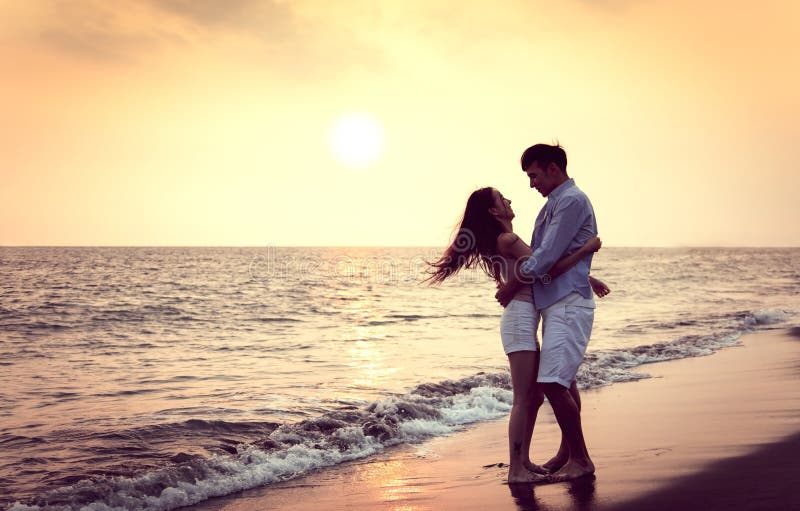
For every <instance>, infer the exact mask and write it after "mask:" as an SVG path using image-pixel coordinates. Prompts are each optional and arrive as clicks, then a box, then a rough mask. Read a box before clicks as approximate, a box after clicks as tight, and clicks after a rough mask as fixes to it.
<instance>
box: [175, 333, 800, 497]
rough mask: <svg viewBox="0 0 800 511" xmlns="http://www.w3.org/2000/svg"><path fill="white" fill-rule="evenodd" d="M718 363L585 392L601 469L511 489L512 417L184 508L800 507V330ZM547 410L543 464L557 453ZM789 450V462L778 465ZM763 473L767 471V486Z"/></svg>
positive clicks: (772, 336)
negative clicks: (797, 486) (798, 487)
mask: <svg viewBox="0 0 800 511" xmlns="http://www.w3.org/2000/svg"><path fill="white" fill-rule="evenodd" d="M740 341H741V344H739V345H737V346H733V347H730V348H725V349H723V350H721V351H718V352H716V353H714V354H712V355H710V356H704V357H694V358H685V359H679V360H671V361H666V362H658V363H654V364H647V365H644V366H641V367H639V368H637V369H636V370H637V371H638V372H643V373H647V374H650V375H652V376H653V377H652V378H649V379H643V380H638V381H631V382H624V383H616V384H613V385H610V386H606V387H601V388H598V389H591V390H587V391H584V392H582V398H583V407H584V409H583V412H582V420H583V423H584V431H585V434H586V438H587V444H588V446H589V449H590V453H591V455H592V458H593V460H594V462H595V465H596V466H597V474H596V475H595V476H593V477H589V478H583V479H581V480H578V481H573V482H570V483H560V484H553V485H542V486H531V485H514V486H509V485H507V484H504V482H503V481H504V478H505V475H506V474H505V472H506V469H505V468H502V467H498V466H497V464H498V463H505V462H507V438H506V427H507V419H506V418H503V419H498V420H494V421H487V422H482V423H479V424H476V425H472V426H470V427H467V428H465V430H463V431H460V432H458V433H455V434H453V435H450V436H446V437H439V438H434V439H431V440H429V441H427V442H424V443H422V444H415V445H403V446H397V447H394V448H390V449H387V450H386V451H384V452H382V453H379V454H377V455H374V456H371V457H369V458H366V459H363V460H358V461H353V462H349V463H345V464H342V465H339V466H335V467H330V468H327V469H321V470H317V471H314V472H312V473H310V474H307V475H305V476H302V477H298V478H296V479H293V480H290V481H285V482H282V483H278V484H274V485H270V486H266V487H261V488H255V489H252V490H247V491H243V492H238V493H235V494H232V495H228V496H226V497H220V498H215V499H211V500H208V501H205V502H202V503H200V504H197V505H194V506H190V507H188V508H184V509H191V510H194V511H200V510H203V511H210V510H215V511H216V510H225V511H252V510H256V509H258V510H268V509H287V510H301V509H309V508H319V509H341V510H345V509H348V510H349V509H364V510H366V509H376V508H377V509H406V510H411V509H413V510H428V509H431V510H433V509H449V508H453V509H486V508H491V509H509V510H515V509H541V510H562V509H563V510H567V509H580V510H590V509H598V510H605V509H631V510H634V509H771V508H775V509H779V508H787V507H791V506H792V505H795V506H800V496H799V495H797V494H796V492H795V491H794V487H793V481H794V480H796V476H792V475H791V474H798V475H800V472H798V469H797V468H795V467H796V462H793V460H794V459H795V458H796V457H797V456H800V420H798V419H800V385H798V383H800V327H793V328H786V329H781V330H764V331H759V332H753V333H749V334H745V335H744V336H742V338H741V340H740ZM558 440H559V430H558V427H557V425H556V423H555V419H554V417H553V415H552V411H551V410H550V408H549V406H548V405H547V404H546V403H545V405H544V406H543V408H542V411H541V412H540V414H539V421H538V422H537V426H536V431H535V432H534V441H533V444H534V447H533V449H534V450H533V452H532V458H533V459H534V461H535V462H537V463H542V462H544V461H546V460H547V459H548V458H549V455H551V454H552V453H554V452H555V450H556V448H557V446H558ZM778 454H780V456H777V455H778ZM753 473H757V474H761V475H759V476H758V477H754V476H753Z"/></svg>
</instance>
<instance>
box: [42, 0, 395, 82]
mask: <svg viewBox="0 0 800 511" xmlns="http://www.w3.org/2000/svg"><path fill="white" fill-rule="evenodd" d="M45 5H46V8H45V11H46V12H44V14H43V15H42V17H41V19H40V20H38V27H37V30H36V38H37V39H38V41H39V42H40V43H44V44H45V45H46V46H47V47H49V48H51V49H55V50H56V51H59V52H63V53H68V54H72V55H78V56H80V57H82V58H86V59H90V60H94V61H96V62H99V63H101V64H104V65H114V64H121V65H126V64H130V63H136V62H139V61H142V60H146V59H147V58H149V57H150V55H153V54H155V53H158V52H159V51H161V50H163V51H171V50H177V51H193V50H196V49H198V48H202V47H203V46H206V47H213V46H215V45H217V44H218V43H222V42H224V41H226V40H228V41H232V40H238V41H239V43H237V44H244V45H246V46H245V47H247V46H249V48H250V50H252V51H250V53H249V55H250V57H251V58H253V59H255V60H256V61H257V65H262V66H263V65H268V66H271V67H272V68H273V69H276V70H280V71H283V72H286V73H288V74H290V75H301V76H304V77H310V76H320V75H324V76H331V75H334V74H339V73H341V72H346V71H347V70H348V69H353V68H373V69H374V68H378V67H380V65H381V61H382V58H383V55H382V53H381V50H380V49H379V48H378V47H377V46H376V45H374V44H372V43H371V42H370V41H369V40H368V39H365V38H364V37H362V35H361V34H359V33H358V31H356V30H353V27H350V26H348V24H347V22H346V17H345V18H339V17H338V16H335V14H339V13H337V12H336V10H335V9H334V10H333V14H334V16H332V17H331V16H330V14H331V11H329V9H332V8H325V9H317V8H314V9H313V11H314V12H311V13H309V12H308V11H306V12H304V13H302V14H300V13H298V12H297V11H296V10H293V9H294V7H293V6H292V4H290V3H288V2H277V1H267V0H226V1H220V0H115V1H114V2H106V1H103V0H80V1H69V2H68V1H66V0H50V3H49V4H45ZM321 13H324V15H320V14H321ZM309 14H311V15H309ZM325 15H328V16H325ZM240 47H241V46H240ZM201 51H202V50H201ZM254 65H256V64H254Z"/></svg>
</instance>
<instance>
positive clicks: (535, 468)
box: [525, 461, 550, 475]
mask: <svg viewBox="0 0 800 511" xmlns="http://www.w3.org/2000/svg"><path fill="white" fill-rule="evenodd" d="M525 468H527V469H528V470H530V471H531V472H533V473H534V474H542V475H544V474H549V473H550V471H549V470H547V469H546V468H544V467H542V466H540V465H537V464H536V463H532V462H530V461H526V462H525Z"/></svg>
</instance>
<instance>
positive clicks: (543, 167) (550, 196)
mask: <svg viewBox="0 0 800 511" xmlns="http://www.w3.org/2000/svg"><path fill="white" fill-rule="evenodd" d="M520 163H521V166H522V170H523V171H524V172H525V173H526V174H527V175H528V177H529V178H530V185H531V188H535V189H536V190H538V191H539V193H541V194H542V196H544V197H546V198H547V203H546V204H545V205H544V207H543V208H542V209H541V211H540V212H539V216H538V217H537V218H536V225H535V227H534V229H533V239H532V241H531V249H532V250H533V255H531V257H530V258H528V259H527V260H525V261H524V262H523V263H522V265H521V266H520V267H519V272H520V274H521V276H520V279H519V280H524V281H526V282H530V281H531V280H533V298H534V304H535V306H536V308H537V309H538V310H539V312H540V313H541V315H542V349H541V358H540V363H539V375H538V378H537V382H538V383H539V384H540V385H541V387H542V390H543V392H544V394H545V395H546V396H547V400H548V401H549V402H550V405H551V406H552V407H553V412H554V413H555V416H556V420H557V421H558V425H559V427H560V428H561V434H562V437H561V447H560V448H559V450H558V454H556V456H555V457H554V458H553V459H551V460H550V461H548V462H547V463H545V465H544V467H545V468H546V469H548V470H549V471H551V475H550V476H549V477H548V480H549V481H551V482H557V481H564V480H568V479H575V478H578V477H581V476H584V475H588V474H592V473H594V464H593V463H592V460H591V458H590V457H589V452H588V451H587V449H586V442H585V440H584V437H583V429H582V427H581V416H580V407H581V400H580V394H579V393H578V387H577V383H576V381H575V377H576V375H577V372H578V366H579V365H580V364H581V362H582V361H583V356H584V354H585V352H586V346H587V344H588V342H589V336H590V334H591V331H592V323H593V321H594V307H595V304H594V298H593V297H592V287H591V285H590V284H589V270H590V268H591V264H592V256H593V254H589V255H587V256H585V257H584V258H583V259H581V261H580V262H578V263H577V264H576V265H575V266H573V267H572V268H571V269H569V270H567V271H566V272H565V273H563V274H561V275H559V276H558V277H556V278H555V279H551V278H550V276H549V275H548V274H547V271H548V269H549V268H550V267H552V266H553V264H555V262H556V261H558V259H560V258H561V257H563V256H565V255H568V254H570V253H572V252H574V251H575V250H577V249H578V248H579V247H581V246H582V245H583V244H584V243H585V242H586V240H588V239H589V238H591V237H593V236H596V235H597V223H596V221H595V217H594V210H593V209H592V205H591V203H590V202H589V199H588V197H586V194H584V193H583V192H582V191H581V190H580V189H578V187H577V186H575V182H574V181H573V180H572V179H570V178H569V176H568V175H567V154H566V152H564V149H562V148H561V147H560V146H551V145H547V144H536V145H534V146H531V147H529V148H528V149H526V150H525V152H524V153H523V154H522V158H521V161H520ZM519 280H517V279H512V281H510V282H509V283H507V284H506V285H505V286H503V287H501V288H500V289H499V291H498V292H497V295H496V297H497V299H498V301H500V303H501V304H503V306H505V305H506V304H507V303H508V301H509V300H510V298H511V297H512V296H513V295H514V293H515V292H516V290H517V289H518V288H519V287H520V286H522V285H525V284H523V283H522V282H520V281H519ZM601 296H602V295H601ZM540 402H541V401H540Z"/></svg>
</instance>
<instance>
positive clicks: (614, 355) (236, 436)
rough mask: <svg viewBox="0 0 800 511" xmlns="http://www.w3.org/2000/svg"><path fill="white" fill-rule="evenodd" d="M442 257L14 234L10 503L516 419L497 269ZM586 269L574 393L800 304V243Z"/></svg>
mask: <svg viewBox="0 0 800 511" xmlns="http://www.w3.org/2000/svg"><path fill="white" fill-rule="evenodd" d="M438 255H439V249H433V248H284V247H260V248H110V247H109V248H89V247H87V248H64V247H35V248H34V247H26V248H23V247H19V248H18V247H0V389H1V390H0V508H4V509H13V510H15V511H18V510H39V509H48V510H73V509H74V510H77V509H81V508H86V509H97V510H100V509H102V510H110V509H159V510H168V509H175V508H178V507H181V506H186V505H191V504H195V503H198V502H202V501H204V500H207V499H209V498H212V497H215V496H221V495H227V494H230V493H233V492H236V491H239V490H242V489H247V488H253V487H257V486H262V485H268V484H270V483H273V482H276V481H282V480H287V479H291V478H293V477H297V476H299V475H302V474H305V473H307V472H309V471H312V470H314V469H317V468H321V467H326V466H332V465H336V464H339V463H342V462H345V461H348V460H353V459H359V458H364V457H367V456H370V455H372V454H375V453H377V452H379V451H381V450H384V449H386V448H388V447H390V446H392V445H397V444H401V443H416V442H423V441H425V440H426V439H428V438H431V437H434V436H440V435H447V434H451V433H454V432H457V431H458V430H459V429H462V428H464V427H465V425H468V424H470V423H475V422H478V421H483V420H489V419H495V418H499V417H502V416H504V415H506V414H507V413H508V411H509V409H510V406H511V393H510V390H509V375H508V371H507V360H506V357H505V356H504V355H503V351H502V347H501V344H500V339H499V321H500V315H501V313H502V309H501V307H500V306H499V305H498V304H497V303H496V302H495V300H494V298H493V295H494V291H495V289H494V284H493V283H492V282H491V281H490V280H489V279H488V278H487V277H486V276H485V275H483V274H481V273H479V272H476V271H465V272H463V273H462V274H460V275H459V276H458V277H457V278H454V279H452V280H451V281H448V282H445V283H444V284H443V285H441V286H438V287H430V286H427V285H425V284H421V280H422V279H423V278H424V276H425V274H424V271H425V261H426V260H433V259H435V258H436V257H437V256H438ZM592 274H593V275H594V276H595V277H597V278H599V279H601V280H603V281H604V282H606V283H607V284H608V285H609V286H610V287H611V289H612V292H611V294H610V295H609V296H608V297H606V298H603V299H597V305H598V307H597V310H596V316H595V324H594V330H593V335H592V341H591V343H590V345H589V351H588V354H587V357H586V361H585V362H584V364H583V366H582V368H581V371H580V373H579V384H580V386H581V387H582V388H594V387H598V386H603V385H612V384H615V383H617V382H624V381H630V380H635V379H640V378H646V377H647V374H646V372H647V368H646V366H645V364H647V363H650V362H656V361H664V360H670V359H678V358H685V357H695V356H703V355H709V354H712V353H713V352H715V351H717V350H720V349H724V348H726V347H729V346H734V345H736V344H737V342H738V339H739V337H740V336H741V335H742V334H744V333H746V332H749V331H753V330H760V329H771V328H786V327H788V326H792V325H793V324H794V323H793V321H795V319H794V318H797V314H798V312H800V249H797V248H786V249H779V248H765V249H758V248H740V249H737V248H603V249H601V251H600V252H599V253H598V254H597V255H596V256H595V258H594V266H593V270H592ZM795 323H796V321H795ZM642 366H644V367H642Z"/></svg>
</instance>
